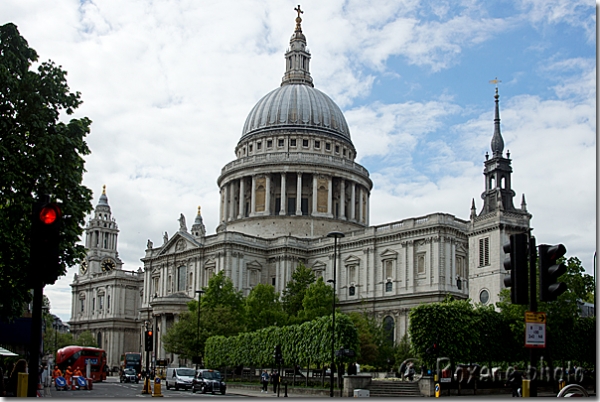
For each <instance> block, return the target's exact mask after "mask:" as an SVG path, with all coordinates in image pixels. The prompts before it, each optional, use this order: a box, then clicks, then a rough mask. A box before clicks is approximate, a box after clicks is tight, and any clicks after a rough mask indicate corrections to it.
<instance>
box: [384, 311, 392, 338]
mask: <svg viewBox="0 0 600 402" xmlns="http://www.w3.org/2000/svg"><path fill="white" fill-rule="evenodd" d="M383 330H384V331H385V333H386V335H387V336H386V337H387V339H388V340H389V341H390V342H394V319H393V318H392V317H390V316H389V315H388V316H387V317H385V318H384V319H383Z"/></svg>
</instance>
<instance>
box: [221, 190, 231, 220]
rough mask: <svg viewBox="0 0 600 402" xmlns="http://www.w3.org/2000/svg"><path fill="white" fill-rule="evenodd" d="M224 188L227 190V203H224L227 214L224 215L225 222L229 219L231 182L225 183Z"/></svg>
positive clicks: (224, 212)
mask: <svg viewBox="0 0 600 402" xmlns="http://www.w3.org/2000/svg"><path fill="white" fill-rule="evenodd" d="M223 189H224V190H225V205H223V214H224V215H225V216H224V217H223V220H224V221H225V222H228V221H229V203H230V202H231V194H230V193H229V192H230V189H229V183H225V184H224V185H223Z"/></svg>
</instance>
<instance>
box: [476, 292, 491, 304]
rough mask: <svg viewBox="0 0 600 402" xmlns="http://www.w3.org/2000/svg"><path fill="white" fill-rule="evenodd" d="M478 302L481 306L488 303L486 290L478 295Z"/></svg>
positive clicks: (488, 297)
mask: <svg viewBox="0 0 600 402" xmlns="http://www.w3.org/2000/svg"><path fill="white" fill-rule="evenodd" d="M479 301H480V302H481V304H487V302H488V301H490V292H488V291H487V290H485V289H483V290H482V291H481V292H480V293H479Z"/></svg>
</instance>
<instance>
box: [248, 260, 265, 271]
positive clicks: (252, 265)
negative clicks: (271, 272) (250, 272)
mask: <svg viewBox="0 0 600 402" xmlns="http://www.w3.org/2000/svg"><path fill="white" fill-rule="evenodd" d="M246 269H257V270H259V271H260V270H261V269H262V265H261V264H260V262H258V261H256V260H254V261H251V262H249V263H247V264H246Z"/></svg>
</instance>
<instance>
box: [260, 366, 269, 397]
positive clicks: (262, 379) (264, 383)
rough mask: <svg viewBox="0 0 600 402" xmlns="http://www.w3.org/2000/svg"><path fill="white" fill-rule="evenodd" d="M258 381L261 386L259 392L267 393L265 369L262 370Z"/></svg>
mask: <svg viewBox="0 0 600 402" xmlns="http://www.w3.org/2000/svg"><path fill="white" fill-rule="evenodd" d="M260 381H261V385H262V389H261V390H260V392H265V393H266V392H268V388H269V373H267V369H264V370H263V372H262V374H261V375H260Z"/></svg>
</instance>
